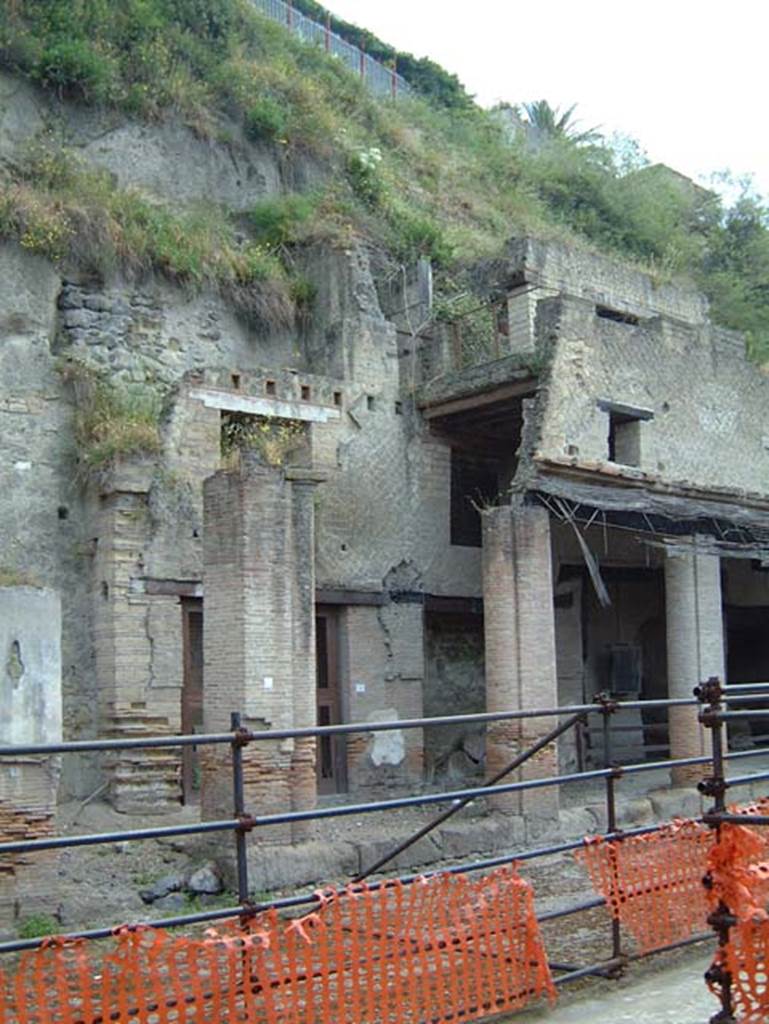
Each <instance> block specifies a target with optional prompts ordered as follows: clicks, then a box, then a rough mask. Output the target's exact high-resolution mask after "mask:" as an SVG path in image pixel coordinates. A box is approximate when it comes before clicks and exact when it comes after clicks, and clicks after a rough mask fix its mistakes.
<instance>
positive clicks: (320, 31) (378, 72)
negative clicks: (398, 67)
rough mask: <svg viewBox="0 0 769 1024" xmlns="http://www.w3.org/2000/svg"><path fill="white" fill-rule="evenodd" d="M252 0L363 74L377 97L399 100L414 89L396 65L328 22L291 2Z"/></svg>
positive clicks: (359, 73) (300, 36)
mask: <svg viewBox="0 0 769 1024" xmlns="http://www.w3.org/2000/svg"><path fill="white" fill-rule="evenodd" d="M251 3H252V4H253V5H254V7H255V8H256V9H257V10H258V11H259V12H260V13H261V14H264V15H265V16H266V17H267V18H271V19H272V20H273V21H277V22H279V23H280V24H281V25H284V26H285V27H286V28H287V29H288V30H289V31H290V32H293V33H294V35H297V36H299V38H300V39H302V40H303V41H304V42H305V43H309V44H313V45H315V46H320V47H322V48H323V49H324V50H325V51H326V53H329V54H331V55H332V56H334V57H338V58H339V60H341V61H342V62H343V63H344V64H346V65H347V66H348V67H349V68H350V70H351V71H353V72H355V74H357V75H360V77H361V79H362V81H364V82H365V84H366V85H367V86H368V88H369V89H371V91H372V92H373V93H375V94H376V95H377V96H391V97H392V98H393V99H396V98H397V97H398V96H404V95H406V94H408V93H410V92H411V91H412V90H411V86H410V85H409V84H408V82H407V81H406V80H405V79H404V78H402V77H401V76H400V75H399V74H398V73H397V72H396V71H395V69H394V68H389V67H387V66H386V65H385V64H382V63H381V62H380V61H378V60H374V58H373V57H370V56H369V55H368V54H367V53H366V52H365V51H364V50H361V49H360V48H359V47H357V46H353V44H352V43H348V42H347V41H346V40H344V39H342V37H341V36H338V35H337V34H336V33H335V32H332V31H331V29H330V27H329V25H328V24H326V25H321V24H320V23H319V22H317V21H313V20H312V19H311V18H307V17H305V15H304V14H301V13H300V12H299V11H297V10H296V9H295V8H294V6H293V5H292V4H290V3H284V0H251Z"/></svg>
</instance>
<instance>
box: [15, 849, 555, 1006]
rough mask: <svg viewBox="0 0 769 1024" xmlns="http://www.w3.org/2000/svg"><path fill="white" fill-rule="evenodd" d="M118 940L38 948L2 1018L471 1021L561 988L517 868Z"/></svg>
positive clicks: (129, 933)
mask: <svg viewBox="0 0 769 1024" xmlns="http://www.w3.org/2000/svg"><path fill="white" fill-rule="evenodd" d="M106 945H107V947H108V948H106V949H105V943H104V942H103V943H99V944H94V943H87V942H84V941H75V942H71V943H64V942H62V941H61V940H50V941H48V942H47V943H46V945H45V946H44V947H42V948H41V949H39V950H35V951H34V952H32V953H27V954H24V955H23V957H22V958H21V963H20V966H19V969H18V971H17V973H16V975H15V977H13V978H7V979H5V980H3V979H2V977H0V1024H54V1022H55V1024H107V1022H109V1021H115V1022H119V1024H123V1022H125V1024H128V1022H132V1021H140V1022H151V1024H172V1022H173V1024H177V1022H188V1024H193V1022H194V1024H204V1022H210V1024H225V1022H226V1024H235V1022H236V1021H245V1022H249V1024H251V1022H253V1024H342V1022H344V1024H363V1022H366V1024H369V1022H370V1024H378V1022H382V1024H385V1022H387V1024H390V1022H392V1024H401V1022H409V1024H417V1022H425V1021H429V1022H430V1024H443V1022H446V1024H449V1022H450V1024H458V1022H462V1021H471V1020H475V1019H477V1018H479V1017H483V1016H486V1015H487V1014H490V1013H499V1012H500V1011H505V1010H512V1009H517V1008H519V1007H521V1006H523V1005H524V1004H526V1003H528V1002H529V1001H531V1000H533V999H536V998H538V997H540V996H542V995H546V996H548V997H550V998H551V999H553V998H554V996H555V990H554V987H553V983H552V979H551V976H550V972H549V969H548V966H547V958H546V956H545V951H544V948H543V945H542V941H541V938H540V935H539V930H538V925H537V921H536V918H535V916H534V905H533V896H532V890H531V886H530V885H529V883H528V882H525V881H524V880H523V879H521V878H520V877H519V876H518V874H517V873H516V871H515V870H514V869H513V868H504V869H500V870H499V871H496V872H494V873H493V874H491V875H489V876H487V877H485V878H482V879H480V880H478V881H470V880H469V879H467V878H463V877H461V876H457V875H442V876H437V877H433V878H431V879H427V880H424V881H419V882H416V883H414V884H412V885H409V886H404V885H401V884H400V883H398V882H394V883H392V884H388V885H386V886H384V887H381V888H378V889H368V888H366V887H365V886H351V887H349V888H348V889H346V890H343V891H341V892H335V891H327V892H324V893H323V895H322V899H321V906H320V908H319V909H318V910H317V911H316V912H314V913H311V914H308V915H307V916H305V917H302V918H298V919H296V920H294V921H286V920H282V919H280V918H279V917H278V915H277V913H276V912H275V911H268V912H267V913H265V914H262V915H259V916H258V917H257V918H254V919H253V920H252V921H251V922H250V923H249V924H248V925H244V926H241V925H240V924H239V923H238V922H233V923H231V924H229V925H226V926H224V927H223V928H220V929H219V930H217V931H213V930H211V931H208V932H206V934H205V936H204V937H203V938H189V937H185V936H177V937H172V936H171V935H169V934H167V933H165V932H163V931H154V930H152V929H136V930H128V929H123V930H121V931H119V932H118V933H117V934H116V935H115V936H114V937H113V938H112V939H110V940H108V942H107V943H106Z"/></svg>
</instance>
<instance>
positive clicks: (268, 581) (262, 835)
mask: <svg viewBox="0 0 769 1024" xmlns="http://www.w3.org/2000/svg"><path fill="white" fill-rule="evenodd" d="M290 477H292V478H290ZM312 483H313V479H312V476H311V474H309V473H308V472H307V471H301V470H294V471H287V472H285V473H284V472H283V471H282V470H280V469H275V468H272V467H269V466H265V465H262V464H261V463H260V462H258V461H257V459H256V458H255V457H254V456H251V455H242V456H241V463H240V467H239V468H238V469H236V470H234V471H222V472H219V473H216V474H214V475H213V476H212V477H209V478H208V480H206V481H205V484H204V545H203V547H204V561H203V586H204V594H205V615H204V621H203V650H204V669H203V714H204V723H205V730H206V732H221V731H226V730H228V729H229V728H230V713H231V712H232V711H239V712H240V713H241V715H242V721H243V724H244V725H246V726H247V727H249V728H251V729H254V730H270V729H292V728H301V727H305V726H311V725H314V723H315V700H316V680H315V628H314V625H315V618H314V596H315V574H314V556H313V549H314V538H313V533H314V510H313V494H312ZM201 761H202V785H201V806H202V812H203V817H204V818H206V819H212V818H221V817H227V816H229V814H230V813H231V809H232V769H231V759H230V751H229V748H226V747H206V748H204V749H203V751H202V758H201ZM243 762H244V783H245V797H246V807H247V809H248V811H249V812H252V813H254V814H257V815H258V814H268V813H275V812H286V811H290V810H300V809H302V810H306V809H309V808H312V807H314V805H315V798H316V780H315V740H314V739H304V740H293V739H288V740H275V741H274V742H260V743H253V744H250V745H249V746H248V747H246V748H245V751H244V758H243ZM311 831H312V829H311V826H309V825H308V824H300V825H297V826H296V827H295V828H294V829H290V828H282V827H281V828H279V829H270V830H269V834H268V833H267V832H266V831H265V830H260V831H259V833H258V838H259V839H261V840H265V839H271V840H273V841H275V840H281V841H289V840H292V839H300V838H306V837H307V836H308V835H309V834H310V832H311Z"/></svg>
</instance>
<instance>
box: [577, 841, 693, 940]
mask: <svg viewBox="0 0 769 1024" xmlns="http://www.w3.org/2000/svg"><path fill="white" fill-rule="evenodd" d="M712 846H713V832H712V831H711V830H710V829H709V828H706V827H705V826H704V825H700V824H698V823H697V822H694V821H674V822H673V823H672V824H671V825H667V826H665V827H663V828H661V829H659V830H658V831H656V832H650V833H649V834H648V835H641V836H628V837H627V838H625V839H622V840H613V841H606V840H604V839H602V838H597V839H586V840H585V845H584V846H583V847H582V848H581V849H580V850H578V851H577V852H576V854H575V856H576V857H577V860H578V861H580V863H582V864H583V865H584V866H585V867H586V868H587V871H588V873H589V875H590V880H591V882H592V883H593V887H594V889H595V890H596V892H597V893H598V894H599V895H601V896H603V898H604V899H605V900H606V905H607V907H608V908H609V911H610V913H611V915H612V916H613V917H614V918H615V920H617V921H619V922H620V923H621V924H622V926H623V927H624V928H626V929H627V931H628V932H629V933H630V934H631V935H632V936H633V938H634V939H635V942H636V944H637V946H638V949H639V952H641V953H649V952H651V951H652V950H655V949H660V948H661V947H663V946H668V945H671V944H672V943H674V942H679V941H681V940H683V939H688V938H690V937H691V936H692V935H696V934H698V933H700V932H704V931H706V930H707V925H706V923H705V922H706V918H707V915H708V904H707V899H706V893H705V888H704V886H703V884H702V878H703V876H704V874H705V872H706V870H707V860H708V854H709V853H710V850H711V849H712Z"/></svg>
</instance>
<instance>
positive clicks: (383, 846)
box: [356, 835, 441, 872]
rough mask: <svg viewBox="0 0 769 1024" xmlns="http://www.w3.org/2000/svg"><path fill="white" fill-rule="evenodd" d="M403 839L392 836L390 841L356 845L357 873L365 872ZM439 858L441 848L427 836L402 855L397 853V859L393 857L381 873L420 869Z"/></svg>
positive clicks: (380, 840) (371, 841)
mask: <svg viewBox="0 0 769 1024" xmlns="http://www.w3.org/2000/svg"><path fill="white" fill-rule="evenodd" d="M404 838H405V836H400V837H399V836H394V837H393V838H391V839H371V840H367V841H365V842H362V843H357V844H356V845H357V848H358V865H359V866H358V871H361V872H363V871H367V870H368V869H369V868H370V867H371V866H372V864H374V863H375V862H376V861H378V860H379V858H380V857H383V856H384V855H385V854H386V853H389V852H390V850H392V849H393V847H394V846H397V844H398V843H399V842H400V841H401V840H402V839H404ZM440 857H441V847H440V845H439V843H438V842H436V840H434V839H433V838H432V836H430V835H427V836H424V837H423V838H422V839H418V840H417V841H416V842H415V843H413V844H412V845H411V846H409V847H408V849H406V850H404V851H403V853H399V854H398V856H397V857H393V859H392V860H391V861H389V862H388V864H387V865H386V866H385V867H383V868H382V871H383V872H390V871H392V870H393V869H398V870H406V871H408V870H409V869H411V868H416V867H421V866H422V865H424V864H432V863H433V862H434V861H436V860H440Z"/></svg>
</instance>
